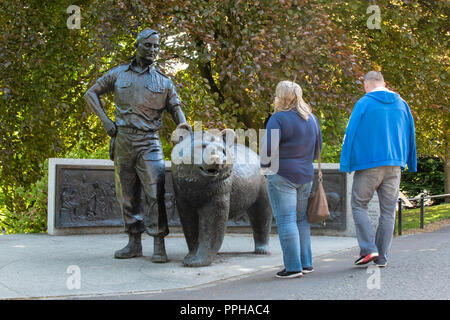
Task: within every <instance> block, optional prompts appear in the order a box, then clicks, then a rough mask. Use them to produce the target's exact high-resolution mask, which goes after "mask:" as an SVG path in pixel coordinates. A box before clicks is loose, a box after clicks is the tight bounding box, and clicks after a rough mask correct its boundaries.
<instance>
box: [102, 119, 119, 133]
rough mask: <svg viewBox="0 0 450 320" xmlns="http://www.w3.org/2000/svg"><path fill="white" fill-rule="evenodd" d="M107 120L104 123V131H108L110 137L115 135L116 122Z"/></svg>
mask: <svg viewBox="0 0 450 320" xmlns="http://www.w3.org/2000/svg"><path fill="white" fill-rule="evenodd" d="M108 120H109V121H107V122H105V123H104V126H105V129H106V133H108V135H109V136H110V137H115V136H116V132H117V128H116V124H115V123H114V122H113V121H112V120H110V119H108Z"/></svg>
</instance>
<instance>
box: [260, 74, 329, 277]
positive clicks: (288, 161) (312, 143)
mask: <svg viewBox="0 0 450 320" xmlns="http://www.w3.org/2000/svg"><path fill="white" fill-rule="evenodd" d="M274 106H275V108H274V113H273V115H272V116H271V117H270V119H269V121H268V122H267V126H266V129H267V131H266V132H267V134H266V137H265V139H264V143H263V144H262V149H261V155H263V154H265V155H271V154H277V153H278V154H279V159H277V160H279V163H278V172H276V173H275V174H268V175H267V176H266V177H267V190H268V193H269V199H270V204H271V207H272V211H273V213H274V216H275V219H276V222H277V225H278V235H279V239H280V244H281V248H282V251H283V262H284V266H285V269H284V270H282V271H280V272H278V273H277V275H276V276H277V277H279V278H299V277H302V275H303V273H310V272H312V271H313V267H312V253H311V239H310V225H309V223H308V220H307V218H306V207H307V204H308V197H309V193H310V190H311V185H312V180H313V176H314V168H313V164H312V163H313V161H314V159H316V158H317V156H318V152H319V150H320V149H319V146H316V140H317V139H316V137H317V135H319V141H320V148H322V135H321V131H320V127H319V124H318V122H317V119H316V117H315V116H314V115H313V114H312V113H311V108H310V107H309V105H308V104H307V103H306V102H305V101H304V100H303V98H302V89H301V87H300V86H299V85H298V84H296V83H295V82H291V81H281V82H280V83H278V85H277V87H276V96H275V101H274ZM272 130H279V131H278V134H271V132H272ZM272 137H277V141H272ZM275 149H276V150H275ZM261 159H263V158H261ZM268 165H270V164H267V163H264V161H263V160H261V167H262V168H264V167H267V166H268Z"/></svg>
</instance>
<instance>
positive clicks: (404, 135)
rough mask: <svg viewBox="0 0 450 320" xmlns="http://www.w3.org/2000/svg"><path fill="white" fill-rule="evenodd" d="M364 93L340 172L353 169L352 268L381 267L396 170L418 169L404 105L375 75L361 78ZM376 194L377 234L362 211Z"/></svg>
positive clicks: (397, 180)
mask: <svg viewBox="0 0 450 320" xmlns="http://www.w3.org/2000/svg"><path fill="white" fill-rule="evenodd" d="M364 90H365V91H366V94H365V95H364V96H363V97H362V98H361V99H359V100H358V102H357V103H356V105H355V107H354V108H353V112H352V114H351V116H350V120H349V122H348V125H347V129H346V131H345V136H344V143H343V145H342V151H341V162H340V170H341V171H345V172H352V171H355V174H354V177H353V186H352V199H351V203H352V213H353V220H354V221H355V227H356V237H357V239H358V243H359V246H360V257H359V258H358V259H357V260H356V261H355V264H356V265H364V264H367V263H369V262H370V261H375V263H376V264H377V265H378V266H380V267H384V266H386V264H387V260H388V251H389V248H390V245H391V242H392V237H393V233H394V227H395V209H396V204H397V200H398V191H399V185H400V177H401V170H403V169H405V167H406V166H408V170H409V171H411V172H416V169H417V158H416V143H415V133H414V121H413V118H412V115H411V111H410V110H409V107H408V104H407V103H406V102H405V101H404V100H403V99H402V98H401V97H400V96H399V95H398V94H397V93H395V92H392V91H390V90H388V89H387V88H386V84H385V82H384V78H383V75H382V74H381V73H380V72H376V71H370V72H369V73H367V74H366V75H365V76H364ZM375 191H377V194H378V199H379V203H380V218H379V222H378V227H377V230H376V232H374V230H373V228H372V225H371V223H370V219H369V216H368V213H367V207H368V203H369V201H370V200H371V199H372V197H373V194H374V192H375Z"/></svg>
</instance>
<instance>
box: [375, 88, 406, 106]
mask: <svg viewBox="0 0 450 320" xmlns="http://www.w3.org/2000/svg"><path fill="white" fill-rule="evenodd" d="M366 96H367V97H370V98H372V99H375V100H377V101H379V102H382V103H386V104H390V103H394V102H396V101H397V100H399V99H401V98H400V95H399V94H398V93H395V92H393V91H388V90H380V91H371V92H369V93H366Z"/></svg>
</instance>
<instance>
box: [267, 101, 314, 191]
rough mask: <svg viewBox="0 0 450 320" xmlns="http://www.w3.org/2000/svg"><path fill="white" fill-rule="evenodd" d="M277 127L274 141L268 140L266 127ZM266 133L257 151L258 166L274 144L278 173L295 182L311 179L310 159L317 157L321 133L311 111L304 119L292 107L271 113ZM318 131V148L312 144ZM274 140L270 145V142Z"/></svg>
mask: <svg viewBox="0 0 450 320" xmlns="http://www.w3.org/2000/svg"><path fill="white" fill-rule="evenodd" d="M273 129H278V130H279V135H278V141H273V142H272V135H271V134H270V132H271V131H270V130H273ZM266 130H267V131H266V136H265V139H264V140H263V143H262V146H261V150H260V155H261V167H268V166H269V164H266V163H264V162H265V161H263V159H264V156H265V155H267V157H269V158H270V157H271V155H272V154H273V153H274V152H275V154H276V151H277V150H275V148H278V152H279V169H278V172H276V173H278V174H279V175H280V176H282V177H284V178H286V179H288V180H289V181H291V182H293V183H296V184H305V183H308V182H310V181H312V180H313V177H314V167H313V164H312V163H313V161H314V159H317V157H318V155H319V150H320V149H322V133H321V131H320V126H319V123H318V121H317V118H316V117H315V116H314V115H313V114H312V113H311V114H310V116H309V117H308V120H305V119H303V118H302V117H301V116H300V115H299V114H298V113H297V111H296V110H295V109H292V110H289V111H280V112H276V113H274V114H273V115H272V116H271V117H270V118H269V121H268V122H267V126H266ZM317 134H318V135H319V142H320V148H319V147H316V137H317ZM272 143H273V144H274V146H273V147H274V148H272V147H271V144H272Z"/></svg>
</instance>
